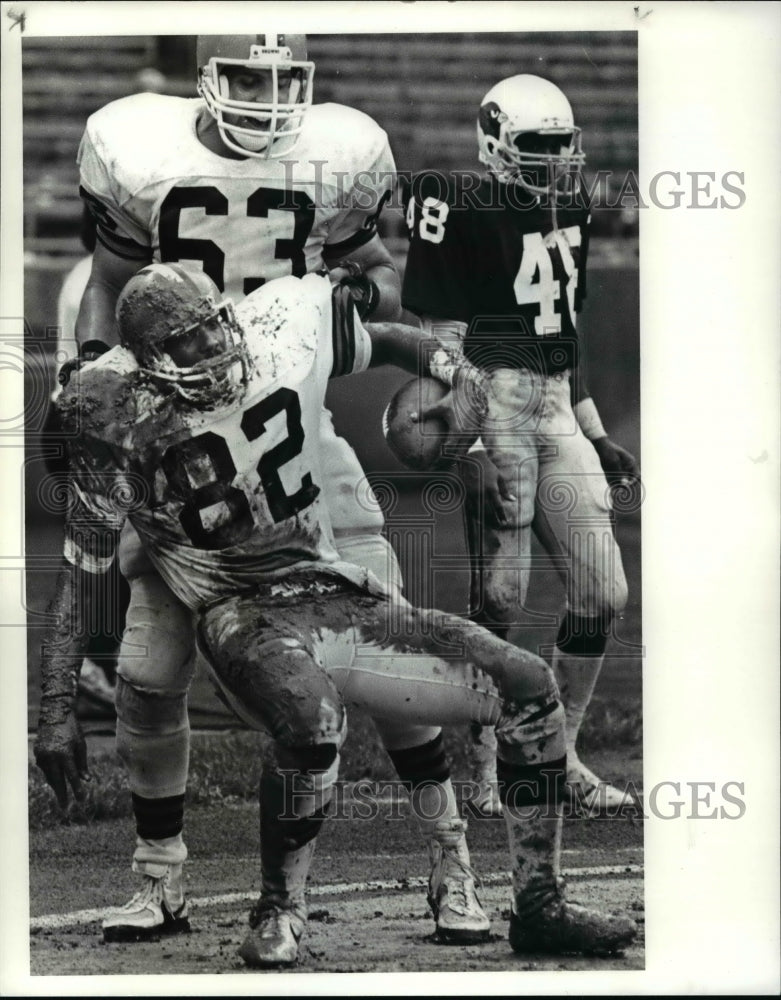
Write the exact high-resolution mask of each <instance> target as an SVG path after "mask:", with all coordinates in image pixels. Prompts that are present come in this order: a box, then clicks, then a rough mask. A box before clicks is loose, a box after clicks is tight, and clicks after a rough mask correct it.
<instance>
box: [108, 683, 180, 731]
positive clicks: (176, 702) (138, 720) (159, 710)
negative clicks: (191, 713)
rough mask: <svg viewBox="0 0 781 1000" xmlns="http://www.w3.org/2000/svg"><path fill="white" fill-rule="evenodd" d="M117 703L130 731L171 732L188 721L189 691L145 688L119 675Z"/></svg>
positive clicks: (119, 712)
mask: <svg viewBox="0 0 781 1000" xmlns="http://www.w3.org/2000/svg"><path fill="white" fill-rule="evenodd" d="M114 703H115V706H116V710H117V719H118V720H119V721H120V722H121V723H122V726H123V728H124V730H125V731H126V732H132V733H145V732H155V733H160V734H170V733H175V732H180V731H181V730H182V729H183V728H185V727H186V726H187V725H188V717H187V695H186V693H185V692H181V693H175V694H167V693H162V692H160V691H154V690H145V689H144V688H139V687H136V685H134V684H130V683H128V681H127V680H126V679H125V678H124V677H121V676H120V677H117V690H116V695H115V698H114Z"/></svg>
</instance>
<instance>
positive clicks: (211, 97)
mask: <svg viewBox="0 0 781 1000" xmlns="http://www.w3.org/2000/svg"><path fill="white" fill-rule="evenodd" d="M197 57H198V92H199V94H200V95H201V97H202V98H203V99H204V101H205V102H206V107H207V108H208V109H209V111H210V113H211V114H212V116H213V117H214V118H215V120H216V122H217V126H218V128H219V130H220V135H221V137H222V140H223V142H224V143H225V145H226V146H227V147H228V148H229V149H232V150H233V151H234V152H237V153H240V154H241V155H242V156H257V157H262V158H263V159H268V158H274V159H276V158H279V157H281V156H286V155H287V154H288V153H289V152H290V151H291V150H292V149H293V147H294V146H295V144H296V142H297V141H298V137H299V134H300V132H301V127H302V125H303V121H304V116H305V114H306V112H307V110H308V109H309V108H310V107H311V106H312V81H313V79H314V73H315V64H314V63H313V62H309V61H308V60H307V52H306V35H280V34H276V33H275V34H261V35H199V36H198V44H197ZM231 67H240V68H242V69H244V70H246V71H248V72H252V73H266V74H268V75H269V79H270V80H271V83H272V90H271V94H272V96H271V99H270V100H269V101H268V102H263V103H260V102H256V101H235V100H231V97H230V88H229V83H228V76H227V74H226V72H225V70H226V69H228V68H231ZM280 74H284V75H285V79H284V81H283V82H282V84H280ZM242 123H243V124H242Z"/></svg>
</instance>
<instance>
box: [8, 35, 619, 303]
mask: <svg viewBox="0 0 781 1000" xmlns="http://www.w3.org/2000/svg"><path fill="white" fill-rule="evenodd" d="M584 39H585V40H586V43H585V44H584ZM309 50H310V57H311V58H312V59H314V61H315V63H316V66H317V70H316V75H315V99H316V101H317V102H318V103H323V102H326V101H336V102H338V103H344V104H348V105H350V106H352V107H356V108H359V109H360V110H362V111H365V112H366V113H367V114H369V115H371V116H372V117H373V118H375V119H376V120H377V121H378V122H380V123H381V124H382V126H383V127H384V128H385V129H386V130H387V131H388V133H389V136H390V140H391V146H392V149H393V150H394V154H395V157H396V162H397V165H398V167H399V170H400V171H405V172H406V171H415V170H420V169H423V168H426V167H436V168H438V169H444V170H447V169H455V170H469V169H478V168H479V164H478V162H477V146H476V140H475V124H474V121H475V117H476V112H477V108H478V106H479V102H480V100H481V98H482V97H483V95H484V94H485V92H486V91H487V90H488V89H489V88H490V87H491V86H492V85H493V84H494V83H495V82H496V81H497V80H499V79H502V78H503V77H506V76H510V75H512V74H514V73H519V72H530V73H536V74H539V75H541V76H547V77H549V78H550V79H552V80H554V81H555V82H556V83H557V84H558V85H560V86H561V87H562V88H563V89H564V90H565V91H566V93H567V94H568V95H569V96H570V98H571V101H572V104H573V108H574V110H575V116H576V121H578V123H579V124H580V125H581V127H582V128H583V130H584V137H585V141H584V146H585V149H586V152H587V154H588V160H589V167H588V170H587V179H588V178H589V177H593V172H594V171H595V170H600V171H610V172H611V180H610V186H611V189H612V191H613V193H614V194H615V193H616V192H617V191H618V190H620V187H621V183H622V181H623V178H624V177H625V176H626V172H627V171H628V170H635V171H636V167H637V45H636V36H635V34H634V33H631V32H621V33H619V32H588V33H582V32H581V33H570V32H544V33H541V32H535V33H533V34H527V35H519V34H502V35H499V34H441V35H430V34H429V35H384V36H377V35H338V36H325V35H310V36H309ZM22 66H23V102H24V103H23V109H24V213H25V227H24V233H25V253H26V264H27V267H28V274H30V272H31V271H32V272H34V273H35V274H36V275H40V276H41V277H42V278H44V277H45V276H48V277H49V278H52V279H56V278H58V277H59V276H60V275H61V274H62V273H64V272H65V271H67V270H68V269H69V268H70V267H71V265H72V264H73V262H74V260H75V258H76V257H78V256H79V255H80V253H81V246H80V243H79V238H78V233H79V222H80V217H81V208H80V203H79V198H78V171H77V168H76V151H77V149H78V144H79V139H80V138H81V135H82V132H83V130H84V123H85V121H86V119H87V117H88V116H89V115H90V114H91V113H92V112H93V111H95V110H97V109H98V108H99V107H102V106H103V105H104V104H106V103H108V102H109V101H112V100H115V99H117V98H119V97H123V96H125V95H127V94H130V93H133V92H134V91H136V90H137V89H139V88H138V86H137V80H138V75H139V73H140V72H141V71H142V70H144V69H145V68H156V69H158V70H159V71H161V72H162V73H163V74H164V75H165V78H166V83H165V88H164V91H163V92H164V93H169V94H175V95H179V96H188V97H192V96H195V94H196V90H195V38H194V37H193V36H133V37H122V38H115V37H112V38H109V37H104V38H92V37H91V38H78V37H74V38H25V39H24V44H23V49H22ZM637 228H638V226H637V213H636V211H635V212H633V211H632V210H631V207H630V210H628V211H623V212H622V211H619V210H616V209H612V210H607V209H603V210H601V211H596V212H595V218H594V235H595V236H597V237H599V236H612V237H616V236H620V237H628V238H629V239H630V241H631V244H635V243H636V237H637ZM382 235H383V237H384V239H385V240H386V242H387V243H388V245H389V247H390V248H391V250H392V252H394V255H395V256H396V257H397V259H398V260H399V262H400V263H403V260H404V254H405V250H406V238H405V235H404V228H403V220H402V218H401V213H400V211H399V210H396V211H395V212H394V211H392V210H391V211H389V212H388V213H386V215H385V216H384V219H383V232H382ZM622 244H623V246H622V249H621V253H622V254H625V253H626V251H627V249H628V248H629V246H628V245H627V243H626V242H624V241H622ZM630 252H631V250H630ZM33 280H34V279H33ZM34 283H35V284H37V282H35V281H34ZM43 283H44V284H46V283H47V282H46V281H44V282H43Z"/></svg>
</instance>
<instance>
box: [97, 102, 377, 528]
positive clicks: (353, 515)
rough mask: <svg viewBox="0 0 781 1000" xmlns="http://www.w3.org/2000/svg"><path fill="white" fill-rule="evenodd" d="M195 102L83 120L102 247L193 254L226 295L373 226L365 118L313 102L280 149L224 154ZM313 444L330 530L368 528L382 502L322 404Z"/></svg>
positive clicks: (117, 110) (373, 162) (128, 105)
mask: <svg viewBox="0 0 781 1000" xmlns="http://www.w3.org/2000/svg"><path fill="white" fill-rule="evenodd" d="M204 111H205V105H204V103H203V102H202V101H201V100H199V99H185V98H179V97H166V96H162V95H159V94H135V95H133V96H131V97H126V98H123V99H122V100H119V101H114V102H112V103H111V104H108V105H106V106H105V107H104V108H101V109H100V111H97V112H96V113H95V114H94V115H92V116H91V117H90V119H89V120H88V122H87V128H86V131H85V133H84V137H83V139H82V142H81V148H80V150H79V164H80V168H81V193H82V196H83V197H84V198H85V200H86V201H87V203H88V205H90V207H91V209H92V212H93V215H94V217H95V219H96V222H97V237H98V239H99V240H100V242H101V243H103V244H104V245H105V246H107V247H108V248H109V249H110V250H111V251H112V252H113V253H115V254H118V255H120V256H122V257H125V258H128V259H130V260H138V262H139V266H140V265H141V263H143V262H146V261H148V260H150V258H152V259H154V260H158V261H164V262H171V261H185V262H195V263H197V264H200V266H202V267H203V269H204V271H205V272H206V273H207V274H208V275H209V276H210V277H211V278H212V280H213V281H214V282H215V284H216V285H217V287H218V288H220V290H222V291H224V292H225V293H226V294H227V295H228V297H230V298H231V299H233V301H234V302H238V301H239V300H240V299H242V298H243V297H244V296H245V295H247V294H248V293H250V292H252V291H253V290H255V289H256V288H258V287H259V286H261V285H262V284H263V283H264V282H266V281H268V280H270V279H272V278H278V277H282V276H285V275H290V274H292V275H295V276H296V277H302V276H303V275H304V274H307V273H310V272H312V271H314V270H317V269H318V268H320V267H321V266H322V264H323V256H322V255H323V249H324V247H326V246H327V247H328V248H329V249H330V250H331V252H338V253H341V254H343V255H345V256H346V255H349V253H350V251H351V250H355V249H357V248H358V247H360V246H362V245H363V244H364V243H366V242H368V240H370V239H371V238H372V237H373V236H374V235H375V233H376V224H377V219H378V217H379V214H380V211H381V209H382V206H383V204H384V201H385V200H387V198H388V197H389V196H390V193H391V190H392V187H393V183H394V179H395V164H394V162H393V155H392V153H391V151H390V147H389V145H388V138H387V135H386V134H385V132H384V131H383V130H382V129H381V128H380V127H379V125H377V123H376V122H375V121H374V120H373V119H372V118H369V117H368V116H367V115H365V114H363V113H362V112H360V111H356V110H355V109H353V108H348V107H344V106H343V105H339V104H321V105H315V106H314V107H312V108H310V109H309V111H308V112H307V114H306V116H305V119H304V127H303V130H302V133H301V136H300V137H299V140H298V142H297V144H296V146H295V149H294V150H293V152H292V153H291V154H290V156H289V157H288V158H285V159H281V160H272V159H269V160H263V159H259V158H257V157H248V158H247V159H246V160H235V159H230V158H228V157H224V156H217V155H216V154H215V153H212V152H211V151H210V150H208V149H207V148H206V147H205V146H204V145H203V144H202V143H201V142H200V140H199V139H198V137H197V134H196V122H197V119H198V116H199V114H201V113H203V112H204ZM321 444H322V447H323V451H324V459H323V466H324V468H326V469H327V470H328V479H327V481H326V483H325V484H324V489H325V491H326V494H327V498H328V505H329V511H330V515H331V519H332V522H333V525H334V530H335V531H336V532H337V534H339V535H361V534H376V533H378V532H380V531H381V530H382V526H383V518H382V512H381V509H380V506H379V504H378V503H377V501H376V498H375V497H374V494H373V493H372V492H371V490H370V489H368V487H367V486H366V485H365V479H364V476H363V471H362V470H361V467H360V464H359V463H358V460H357V458H356V456H355V453H354V452H353V450H352V449H351V448H350V446H349V445H348V444H347V443H346V442H345V441H343V440H342V439H340V438H338V437H337V435H336V432H335V430H334V427H333V423H332V420H331V414H330V413H329V412H328V411H327V410H325V409H324V410H323V414H322V417H321ZM361 481H363V483H364V485H363V486H362V487H361V488H360V495H359V496H356V493H355V484H356V483H359V482H361Z"/></svg>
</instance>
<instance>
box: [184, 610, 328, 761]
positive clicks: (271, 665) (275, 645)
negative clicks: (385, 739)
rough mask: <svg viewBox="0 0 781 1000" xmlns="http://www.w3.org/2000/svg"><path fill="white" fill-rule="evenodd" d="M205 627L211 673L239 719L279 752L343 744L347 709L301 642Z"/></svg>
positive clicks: (204, 646) (212, 625)
mask: <svg viewBox="0 0 781 1000" xmlns="http://www.w3.org/2000/svg"><path fill="white" fill-rule="evenodd" d="M270 631H272V630H271V629H269V630H268V631H267V633H266V634H265V635H263V634H261V635H257V634H254V633H253V632H252V630H250V631H246V630H238V631H231V630H230V629H229V628H226V629H224V630H222V629H221V623H220V621H219V620H215V621H213V622H210V621H206V622H205V623H202V625H201V629H200V631H199V642H200V645H201V647H202V649H203V651H204V653H205V655H206V658H207V662H208V664H209V669H210V672H211V674H212V676H213V678H214V680H215V681H216V682H217V684H218V685H219V687H220V689H221V690H222V692H223V694H224V695H225V698H226V700H227V701H228V703H229V704H230V706H231V708H232V709H233V710H234V711H235V712H236V714H237V715H238V716H239V717H240V718H242V719H243V720H244V721H245V722H247V723H248V724H249V725H250V726H252V727H253V728H254V729H265V730H267V731H268V732H269V733H270V734H271V736H272V737H273V738H274V740H275V741H276V742H277V744H278V745H279V746H283V747H297V746H316V745H318V744H327V743H331V744H334V745H335V746H337V747H339V746H341V745H342V742H343V740H344V733H345V726H346V718H345V711H344V706H343V704H342V700H341V698H340V697H339V694H338V692H337V690H336V688H335V687H334V684H333V682H332V681H331V679H330V678H329V677H328V675H327V674H326V672H325V670H324V669H323V668H322V666H320V664H319V663H317V661H316V660H315V659H314V657H313V655H312V653H311V652H310V651H309V650H308V649H306V648H305V647H304V646H303V645H302V644H301V643H300V642H299V641H298V640H297V639H295V638H293V637H289V636H281V635H279V636H270V635H269V634H268V632H270Z"/></svg>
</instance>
